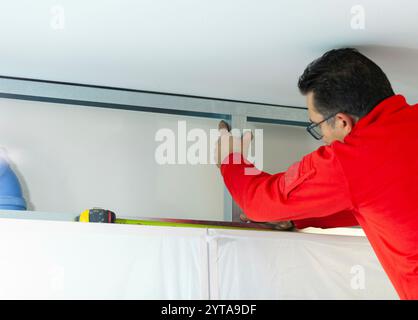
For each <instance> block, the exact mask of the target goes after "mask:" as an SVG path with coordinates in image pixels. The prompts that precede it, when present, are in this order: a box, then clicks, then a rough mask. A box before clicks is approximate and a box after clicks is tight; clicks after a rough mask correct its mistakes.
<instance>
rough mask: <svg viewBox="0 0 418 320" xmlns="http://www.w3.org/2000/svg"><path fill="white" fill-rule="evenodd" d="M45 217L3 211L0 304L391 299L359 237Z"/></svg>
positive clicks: (384, 280) (385, 281)
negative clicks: (4, 301) (36, 301)
mask: <svg viewBox="0 0 418 320" xmlns="http://www.w3.org/2000/svg"><path fill="white" fill-rule="evenodd" d="M31 214H33V215H32V217H31ZM12 217H13V218H12ZM16 217H20V219H16ZM25 217H28V218H29V219H25ZM39 217H44V218H47V219H50V220H40V219H39ZM54 217H56V219H54ZM30 218H32V219H30ZM36 218H38V219H36ZM51 219H52V220H59V219H60V220H63V219H67V220H70V218H69V216H66V217H65V216H63V215H62V214H55V215H54V214H41V213H30V212H26V213H21V214H16V213H12V214H10V213H7V212H4V213H2V218H0V246H1V250H0V299H15V298H18V299H397V295H396V293H395V291H394V290H393V288H392V286H391V284H390V282H389V280H388V278H387V277H386V275H385V273H384V272H383V270H382V268H381V267H380V264H379V263H378V261H377V259H376V257H375V255H374V253H373V251H372V249H371V247H370V245H369V243H368V241H367V239H366V238H364V237H358V236H338V235H318V234H306V233H300V232H297V233H296V232H295V233H292V232H272V231H243V230H219V229H216V230H215V229H199V228H177V227H152V226H137V225H116V224H112V225H111V224H98V223H96V224H95V223H79V222H70V221H51Z"/></svg>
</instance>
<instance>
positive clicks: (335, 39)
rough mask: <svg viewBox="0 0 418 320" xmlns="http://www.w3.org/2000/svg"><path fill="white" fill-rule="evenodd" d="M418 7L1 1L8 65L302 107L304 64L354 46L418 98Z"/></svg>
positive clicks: (0, 31) (43, 75)
mask: <svg viewBox="0 0 418 320" xmlns="http://www.w3.org/2000/svg"><path fill="white" fill-rule="evenodd" d="M358 4H360V5H362V6H363V7H364V9H365V29H362V30H358V29H357V30H356V29H352V28H351V19H352V17H353V14H352V13H351V11H350V10H351V8H352V7H353V6H354V5H358ZM55 5H60V6H61V7H60V8H63V9H64V27H63V28H62V29H56V28H53V27H52V26H51V25H54V21H57V20H54V14H53V12H54V10H56V9H54V6H55ZM55 12H56V11H55ZM55 17H56V15H55ZM417 17H418V2H415V1H412V0H393V1H389V0H368V1H367V0H365V1H349V0H338V1H337V0H315V1H312V0H299V1H297V0H271V1H269V0H131V1H130V0H113V1H110V0H89V1H86V0H61V1H48V0H37V1H33V0H1V1H0V36H1V38H0V40H1V46H0V48H1V49H0V75H4V76H14V77H25V78H37V79H45V80H56V81H67V82H77V83H84V84H96V85H105V86H113V87H123V88H132V89H139V90H150V91H159V92H170V93H179V94H188V95H198V96H206V97H215V98H223V99H234V100H245V101H253V102H265V103H274V104H282V105H293V106H304V98H303V97H302V96H300V94H299V92H298V90H297V85H296V84H297V80H298V76H299V75H300V74H301V73H302V72H303V69H304V68H305V66H306V65H307V64H308V63H309V62H310V61H311V60H313V59H314V58H316V57H318V56H320V55H321V54H322V53H324V52H325V51H326V50H329V49H331V48H337V47H342V46H355V47H358V48H359V49H360V51H362V52H364V53H365V54H367V55H368V56H369V57H371V58H372V59H374V60H375V61H376V62H377V63H378V64H379V65H380V66H381V67H382V68H383V70H384V71H386V73H387V74H388V76H389V78H390V80H391V81H392V83H393V85H394V88H395V90H396V91H397V92H399V93H403V94H405V95H406V97H407V99H408V101H409V102H410V103H416V102H418V90H417V88H418V76H417V75H418V19H417ZM60 21H62V20H60Z"/></svg>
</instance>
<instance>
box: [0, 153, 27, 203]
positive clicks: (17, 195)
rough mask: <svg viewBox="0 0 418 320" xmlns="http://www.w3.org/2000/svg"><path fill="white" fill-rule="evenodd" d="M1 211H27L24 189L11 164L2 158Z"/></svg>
mask: <svg viewBox="0 0 418 320" xmlns="http://www.w3.org/2000/svg"><path fill="white" fill-rule="evenodd" d="M0 209H3V210H26V202H25V199H23V196H22V189H21V187H20V183H19V180H18V179H17V177H16V175H15V173H14V172H13V170H12V169H11V168H10V165H9V163H8V162H7V161H6V160H5V159H4V158H3V157H1V156H0Z"/></svg>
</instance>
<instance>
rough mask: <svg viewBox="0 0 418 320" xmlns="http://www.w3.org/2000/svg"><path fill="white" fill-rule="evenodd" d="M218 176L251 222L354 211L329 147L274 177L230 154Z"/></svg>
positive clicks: (344, 182)
mask: <svg viewBox="0 0 418 320" xmlns="http://www.w3.org/2000/svg"><path fill="white" fill-rule="evenodd" d="M221 173H222V176H223V178H224V182H225V185H226V187H227V188H228V190H229V192H230V193H231V196H232V198H233V199H234V200H235V202H236V203H237V204H238V205H239V206H240V207H241V209H242V210H243V211H244V213H245V214H246V215H247V217H248V218H249V219H251V220H254V221H258V222H262V221H282V220H301V219H307V218H319V217H325V216H330V215H333V214H335V213H337V212H341V211H344V210H349V209H351V208H353V205H352V202H351V197H350V192H349V190H348V185H347V182H346V179H345V176H344V173H343V171H342V168H341V165H340V163H339V161H338V159H337V157H336V155H335V153H334V152H333V149H332V147H331V146H323V147H320V148H319V149H318V150H316V151H314V152H312V153H310V154H308V155H306V156H305V157H303V158H302V159H301V161H299V162H296V163H294V164H293V165H292V166H290V167H289V168H288V170H287V171H286V172H281V173H277V174H274V175H271V174H268V173H266V172H262V171H259V170H257V169H256V168H255V167H254V165H253V164H251V163H249V162H247V161H246V160H244V159H243V157H242V155H241V154H240V153H231V154H230V155H229V156H228V157H226V158H225V159H224V161H223V162H222V164H221ZM255 173H258V174H255Z"/></svg>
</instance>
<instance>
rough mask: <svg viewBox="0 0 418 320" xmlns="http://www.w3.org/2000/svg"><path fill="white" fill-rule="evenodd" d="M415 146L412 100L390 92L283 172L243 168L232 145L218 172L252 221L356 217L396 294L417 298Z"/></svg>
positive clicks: (417, 126) (328, 221)
mask: <svg viewBox="0 0 418 320" xmlns="http://www.w3.org/2000/svg"><path fill="white" fill-rule="evenodd" d="M417 148H418V105H415V106H410V105H408V104H407V103H406V100H405V98H404V97H403V96H401V95H395V96H392V97H390V98H388V99H386V100H384V101H383V102H381V103H380V104H378V105H377V106H376V107H375V108H374V109H373V110H372V111H371V112H370V113H369V114H368V115H366V116H365V117H363V118H361V119H360V120H359V121H358V122H357V124H356V125H355V126H354V128H353V130H352V132H351V133H350V134H349V135H348V136H347V137H346V138H345V140H344V143H341V142H338V141H336V142H334V143H332V144H331V145H329V146H322V147H320V148H319V149H317V150H316V151H314V152H312V153H310V154H308V155H306V156H304V157H303V158H302V159H301V160H300V161H299V162H297V163H295V164H293V165H292V166H290V167H289V169H288V170H287V171H286V172H282V173H277V174H273V175H270V174H268V173H265V172H260V174H258V175H246V174H245V173H244V169H245V168H246V167H253V165H252V164H250V163H248V162H246V161H245V163H243V162H244V160H243V159H242V156H241V154H239V153H232V154H230V155H229V156H228V157H227V158H226V159H224V161H223V163H222V165H221V173H222V175H223V178H224V181H225V184H226V186H227V188H228V189H229V191H230V193H231V195H232V197H233V198H234V200H235V201H236V202H237V204H238V205H239V206H240V207H241V208H242V210H243V211H244V212H245V214H246V215H247V216H248V217H249V218H250V219H252V220H254V221H280V220H294V222H295V224H296V226H297V227H299V228H301V227H305V226H319V227H335V226H344V225H355V224H357V222H358V223H359V224H360V225H361V227H362V228H363V230H364V232H365V234H366V235H367V238H368V239H369V241H370V243H371V245H372V247H373V249H374V251H375V252H376V255H377V257H378V259H379V261H380V262H381V264H382V266H383V268H384V270H385V271H386V273H387V275H388V276H389V278H390V280H391V281H392V284H393V285H394V287H395V289H396V291H397V292H398V294H399V296H400V298H401V299H418V159H417V158H416V156H417V154H418V152H417V151H418V150H417ZM238 158H240V159H241V164H234V162H233V161H234V159H235V161H236V160H237V159H238ZM227 160H229V162H228V163H227Z"/></svg>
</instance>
